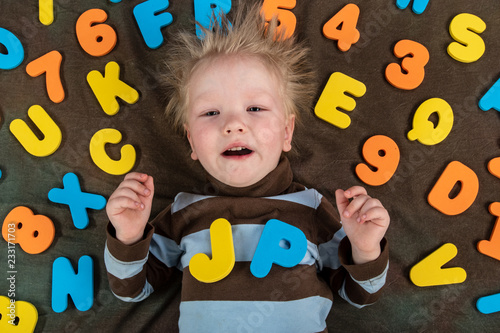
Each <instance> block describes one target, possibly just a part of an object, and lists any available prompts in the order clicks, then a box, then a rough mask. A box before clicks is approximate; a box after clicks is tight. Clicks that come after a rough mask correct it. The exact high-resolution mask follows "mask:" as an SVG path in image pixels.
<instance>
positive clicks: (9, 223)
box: [2, 206, 55, 254]
mask: <svg viewBox="0 0 500 333" xmlns="http://www.w3.org/2000/svg"><path fill="white" fill-rule="evenodd" d="M54 235H55V228H54V223H52V221H51V220H50V219H49V218H48V217H47V216H44V215H35V214H33V212H32V211H31V209H29V208H27V207H23V206H19V207H16V208H14V209H13V210H11V211H10V213H9V214H7V216H6V217H5V220H4V221H3V226H2V236H3V238H4V239H5V240H6V241H7V242H10V243H15V244H20V245H21V248H22V249H23V250H24V251H25V252H26V253H29V254H37V253H41V252H43V251H45V250H47V249H48V248H49V246H50V244H52V241H53V240H54Z"/></svg>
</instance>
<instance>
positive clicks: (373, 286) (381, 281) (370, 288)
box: [351, 263, 389, 294]
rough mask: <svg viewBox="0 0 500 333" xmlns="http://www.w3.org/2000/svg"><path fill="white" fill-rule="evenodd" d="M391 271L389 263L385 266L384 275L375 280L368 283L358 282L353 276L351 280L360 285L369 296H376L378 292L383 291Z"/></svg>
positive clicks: (367, 281)
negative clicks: (388, 273) (388, 272)
mask: <svg viewBox="0 0 500 333" xmlns="http://www.w3.org/2000/svg"><path fill="white" fill-rule="evenodd" d="M388 270H389V263H387V266H385V269H384V271H383V272H382V274H380V275H379V276H376V277H374V278H373V279H369V280H366V281H358V280H356V279H354V278H353V277H352V276H351V278H352V279H353V280H354V281H355V282H356V283H357V284H359V285H360V286H361V287H363V289H364V290H365V291H366V292H367V293H369V294H375V293H376V292H377V291H379V290H380V289H382V287H383V286H384V285H385V280H386V278H387V271H388Z"/></svg>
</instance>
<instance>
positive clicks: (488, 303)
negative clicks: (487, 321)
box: [476, 293, 500, 314]
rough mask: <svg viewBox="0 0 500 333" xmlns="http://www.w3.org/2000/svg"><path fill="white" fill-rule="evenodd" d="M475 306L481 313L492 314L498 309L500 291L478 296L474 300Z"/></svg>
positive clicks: (499, 309)
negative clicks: (475, 300)
mask: <svg viewBox="0 0 500 333" xmlns="http://www.w3.org/2000/svg"><path fill="white" fill-rule="evenodd" d="M476 308H477V310H478V311H479V312H481V313H483V314H492V313H495V312H499V311H500V293H499V294H494V295H489V296H484V297H480V298H479V299H478V300H477V302H476Z"/></svg>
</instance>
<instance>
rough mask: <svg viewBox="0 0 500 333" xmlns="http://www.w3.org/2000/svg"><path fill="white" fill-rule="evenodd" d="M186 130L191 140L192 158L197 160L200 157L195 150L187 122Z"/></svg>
mask: <svg viewBox="0 0 500 333" xmlns="http://www.w3.org/2000/svg"><path fill="white" fill-rule="evenodd" d="M184 132H186V137H187V139H188V141H189V145H190V146H191V158H192V159H193V160H194V161H196V160H197V159H198V155H196V151H195V150H194V145H193V141H192V140H191V132H190V131H189V127H188V125H187V124H184Z"/></svg>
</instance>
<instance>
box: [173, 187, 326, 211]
mask: <svg viewBox="0 0 500 333" xmlns="http://www.w3.org/2000/svg"><path fill="white" fill-rule="evenodd" d="M322 197H323V196H322V195H321V194H320V193H319V192H318V191H316V190H315V189H306V190H304V191H299V192H294V193H290V194H283V195H276V196H272V197H264V198H265V199H272V200H283V201H289V202H293V203H297V204H300V205H304V206H307V207H310V208H313V209H316V208H318V206H319V205H320V203H321V198H322ZM210 198H216V197H215V196H210V195H199V194H192V193H186V192H181V193H179V194H177V195H176V197H175V199H174V202H173V203H172V207H171V212H172V214H174V213H176V212H178V211H180V210H182V209H184V208H186V207H187V206H189V205H191V204H194V203H195V202H198V201H202V200H205V199H210Z"/></svg>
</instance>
